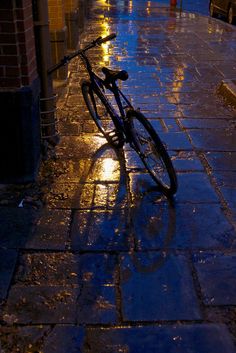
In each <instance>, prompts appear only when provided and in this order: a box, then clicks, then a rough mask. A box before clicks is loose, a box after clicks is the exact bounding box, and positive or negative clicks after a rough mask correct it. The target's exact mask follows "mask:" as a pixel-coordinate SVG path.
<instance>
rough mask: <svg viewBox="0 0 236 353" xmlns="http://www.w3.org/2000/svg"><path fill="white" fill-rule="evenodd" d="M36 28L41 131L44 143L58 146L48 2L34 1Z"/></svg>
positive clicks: (45, 0) (43, 0)
mask: <svg viewBox="0 0 236 353" xmlns="http://www.w3.org/2000/svg"><path fill="white" fill-rule="evenodd" d="M32 4H33V13H34V26H35V41H36V53H37V67H38V72H39V77H40V81H41V99H40V101H41V107H40V109H41V131H42V142H43V143H45V142H46V144H47V143H49V144H51V145H56V144H57V143H58V133H57V129H56V116H55V115H56V97H55V95H54V92H53V84H52V78H51V77H50V76H49V75H48V74H47V70H48V69H49V67H51V66H52V54H51V43H50V34H49V20H48V1H47V0H32Z"/></svg>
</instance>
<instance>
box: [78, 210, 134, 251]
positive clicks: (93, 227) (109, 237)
mask: <svg viewBox="0 0 236 353" xmlns="http://www.w3.org/2000/svg"><path fill="white" fill-rule="evenodd" d="M127 216H128V215H127V211H126V210H115V211H103V210H100V211H99V210H98V211H92V210H91V211H77V212H76V213H75V214H74V217H73V223H72V229H71V247H72V249H73V250H86V251H88V250H93V251H94V250H127V249H128V233H127V222H128V219H127Z"/></svg>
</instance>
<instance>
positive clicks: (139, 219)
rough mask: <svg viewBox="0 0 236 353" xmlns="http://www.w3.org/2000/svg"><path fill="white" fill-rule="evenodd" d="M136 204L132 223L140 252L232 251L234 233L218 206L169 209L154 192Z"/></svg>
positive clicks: (189, 206) (179, 205) (184, 205)
mask: <svg viewBox="0 0 236 353" xmlns="http://www.w3.org/2000/svg"><path fill="white" fill-rule="evenodd" d="M136 200H137V201H136V204H135V205H134V207H133V209H132V223H133V226H134V236H135V239H136V246H137V248H138V249H139V250H148V249H156V250H157V249H165V248H172V249H194V248H199V249H218V248H221V249H222V248H224V249H231V248H232V247H234V248H235V245H236V244H235V235H236V233H235V230H234V228H233V226H232V225H231V224H230V223H229V222H228V221H227V219H226V217H225V216H224V213H223V210H222V209H221V208H220V206H219V205H216V204H194V205H192V204H176V205H171V204H168V203H166V202H165V201H164V200H163V201H160V202H158V199H157V198H156V193H155V192H150V193H149V194H146V195H145V196H144V197H143V198H141V197H140V199H136ZM203 220H204V222H203Z"/></svg>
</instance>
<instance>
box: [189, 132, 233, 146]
mask: <svg viewBox="0 0 236 353" xmlns="http://www.w3.org/2000/svg"><path fill="white" fill-rule="evenodd" d="M188 133H189V135H190V138H191V140H192V142H193V144H194V145H195V146H196V148H198V149H202V150H205V151H225V152H227V151H229V152H235V151H236V146H235V139H236V132H235V131H234V130H232V129H230V130H229V129H228V130H226V129H225V130H223V129H222V130H219V129H217V130H213V129H211V130H205V129H204V130H203V129H202V130H189V131H188Z"/></svg>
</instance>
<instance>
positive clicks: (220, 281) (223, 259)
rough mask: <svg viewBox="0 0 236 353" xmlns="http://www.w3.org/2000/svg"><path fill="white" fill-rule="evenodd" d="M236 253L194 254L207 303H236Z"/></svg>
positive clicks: (195, 264)
mask: <svg viewBox="0 0 236 353" xmlns="http://www.w3.org/2000/svg"><path fill="white" fill-rule="evenodd" d="M235 260H236V254H224V253H206V254H204V253H203V254H200V255H195V256H194V266H195V267H196V270H197V273H198V277H199V281H200V285H201V290H202V294H203V300H204V302H205V304H206V305H235V304H236V296H235V293H236V279H235V278H236V261H235Z"/></svg>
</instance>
